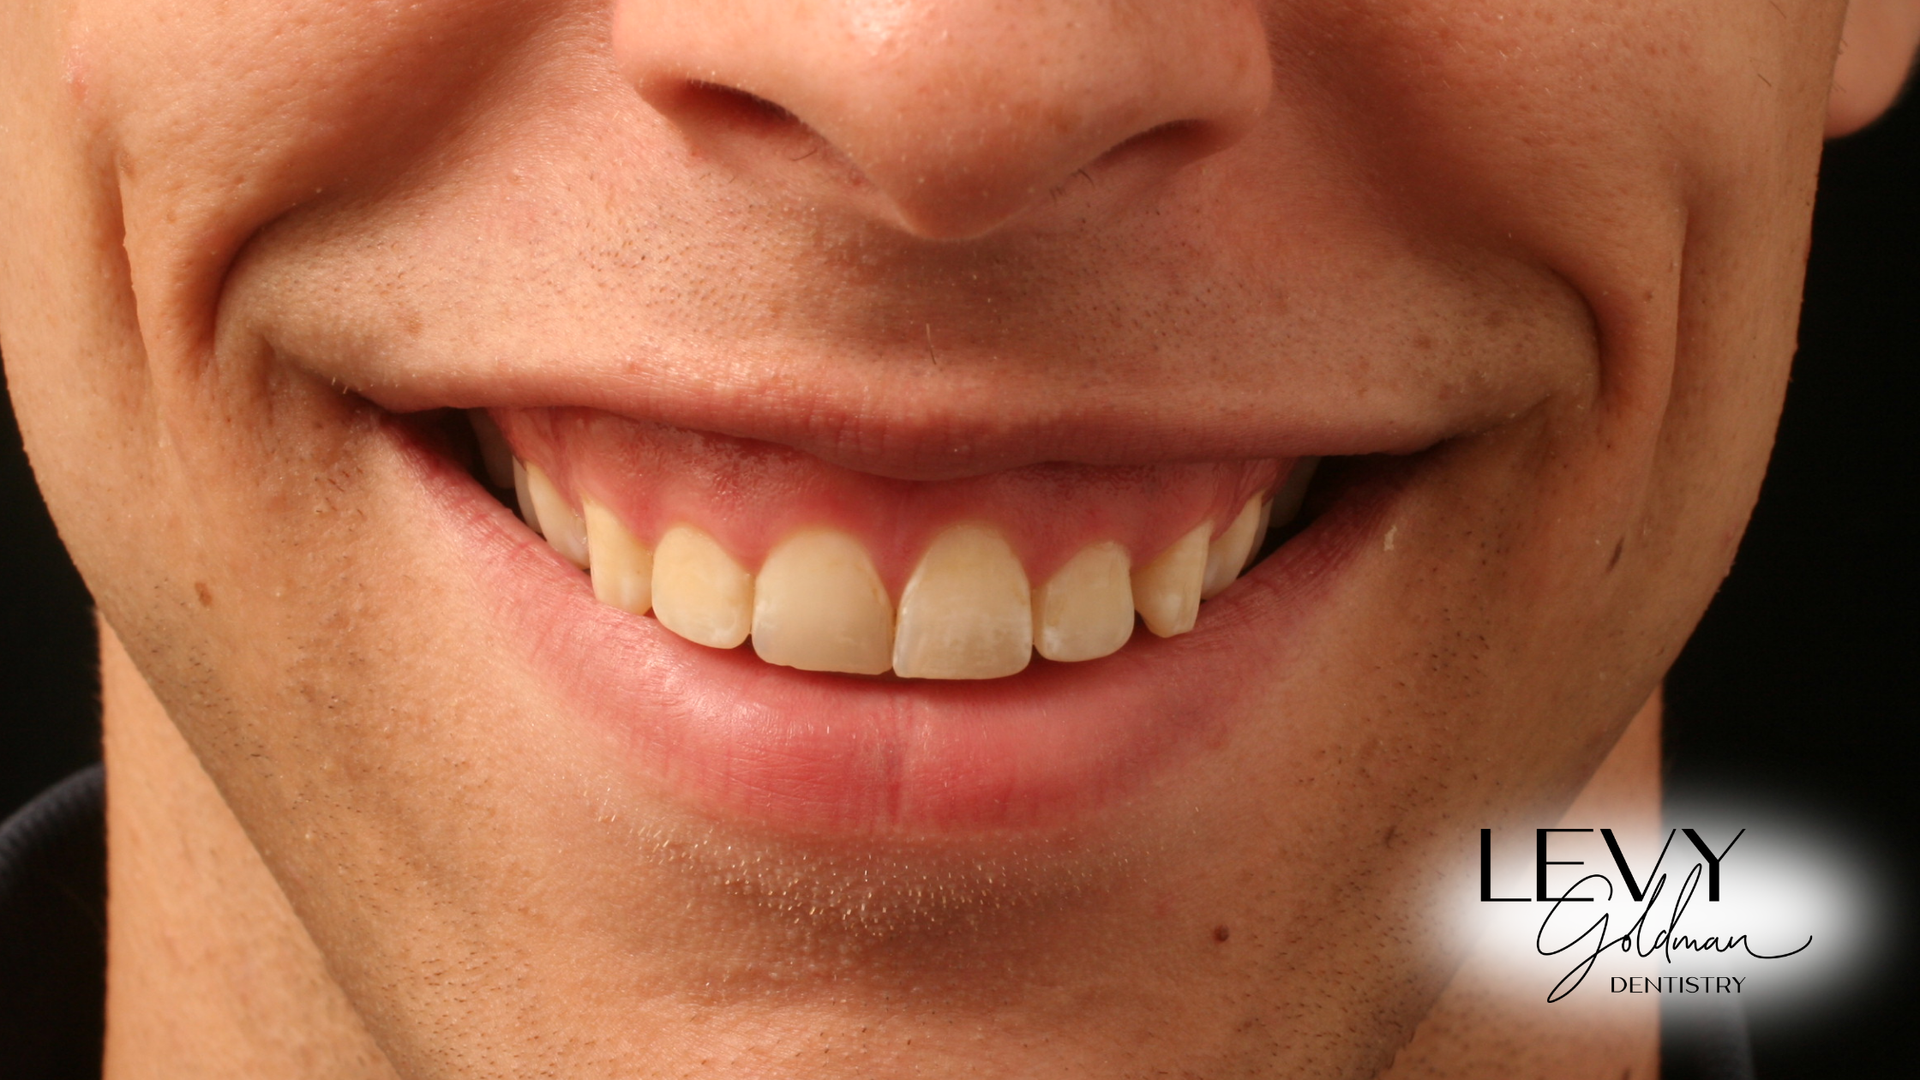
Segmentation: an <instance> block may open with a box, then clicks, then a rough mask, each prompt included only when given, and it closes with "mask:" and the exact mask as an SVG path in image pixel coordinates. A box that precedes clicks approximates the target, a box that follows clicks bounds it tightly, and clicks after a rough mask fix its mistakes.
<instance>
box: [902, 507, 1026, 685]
mask: <svg viewBox="0 0 1920 1080" xmlns="http://www.w3.org/2000/svg"><path fill="white" fill-rule="evenodd" d="M1032 603H1033V597H1032V595H1031V593H1030V591H1029V590H1028V588H1027V572H1026V570H1025V569H1024V568H1022V567H1021V565H1020V560H1019V559H1018V558H1016V557H1014V554H1013V549H1012V548H1011V547H1009V546H1007V541H1006V538H1005V537H1003V536H1001V535H1000V533H999V532H998V531H997V530H995V529H992V528H988V527H987V526H984V525H956V526H954V527H953V528H950V529H948V530H947V531H946V532H943V533H941V534H940V535H939V536H938V537H937V538H935V539H934V541H933V544H932V546H930V547H928V548H927V550H926V553H925V554H923V555H921V556H920V565H919V566H917V567H915V568H914V571H913V576H912V577H911V578H908V579H907V587H906V588H905V589H903V590H901V593H900V621H899V625H898V626H897V627H896V628H895V630H894V635H893V671H894V674H896V675H901V676H904V677H907V678H915V679H997V678H999V677H1000V676H1002V675H1012V674H1014V673H1015V672H1017V671H1020V670H1021V669H1023V668H1025V667H1026V666H1027V664H1028V663H1029V662H1030V661H1031V660H1032V659H1033V606H1032Z"/></svg>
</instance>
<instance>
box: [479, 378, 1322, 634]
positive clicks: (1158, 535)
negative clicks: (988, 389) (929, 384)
mask: <svg viewBox="0 0 1920 1080" xmlns="http://www.w3.org/2000/svg"><path fill="white" fill-rule="evenodd" d="M491 415H492V416H493V418H494V420H495V422H497V423H498V424H499V425H500V430H501V431H502V432H503V433H505V435H506V437H507V441H508V443H510V444H511V445H512V446H513V449H514V453H515V455H517V456H518V457H519V458H520V459H521V460H522V461H526V462H530V463H532V464H536V465H538V466H540V468H541V469H542V470H543V471H545V472H546V473H547V475H548V476H549V477H551V478H552V479H553V482H554V484H555V486H556V487H558V488H559V489H560V491H561V492H562V493H563V494H564V495H565V496H566V498H567V500H568V501H569V502H571V503H572V504H573V505H574V506H576V507H578V506H579V505H580V500H581V495H582V494H586V495H590V496H592V498H593V499H594V500H595V501H596V502H599V503H600V504H602V505H603V506H606V507H608V508H609V509H611V510H612V511H613V512H614V514H615V515H616V516H618V517H619V518H620V520H621V521H623V522H625V523H626V526H627V528H628V529H630V530H632V532H633V533H634V535H635V536H637V537H639V538H640V540H641V542H642V543H646V544H649V545H652V544H654V543H657V542H658V540H659V538H660V537H661V536H662V535H663V534H664V533H665V532H666V531H667V530H668V529H670V528H672V527H673V526H674V525H677V524H683V523H684V524H688V525H693V526H696V527H698V528H700V529H702V530H705V531H706V532H707V533H708V534H709V535H711V536H713V537H714V539H716V540H718V541H719V542H720V545H721V546H722V547H724V548H726V550H727V551H728V552H729V553H730V554H732V555H733V557H734V558H735V559H738V560H739V561H740V563H741V565H743V566H745V567H747V568H748V569H749V570H753V571H757V570H758V569H759V567H760V564H761V563H762V562H763V561H764V560H765V559H766V556H767V552H768V551H769V550H771V549H772V548H773V546H774V545H775V544H777V543H779V542H780V541H781V540H783V539H785V538H786V537H788V536H790V535H792V534H793V533H795V532H797V531H799V530H801V529H804V528H808V527H816V528H817V527H822V526H825V527H829V528H835V529H840V530H843V531H845V532H847V533H849V534H851V535H852V536H854V537H855V538H857V539H859V540H860V541H861V542H862V543H864V544H865V545H866V548H867V551H868V553H869V554H870V555H871V556H872V558H873V561H874V565H875V567H876V568H877V569H878V571H879V573H880V579H881V581H882V582H884V583H885V584H886V586H887V588H888V590H889V591H890V592H891V593H892V594H893V595H894V596H896V597H897V596H899V595H900V590H901V589H902V587H904V586H905V584H906V581H907V578H908V576H910V575H911V574H912V573H913V567H914V563H915V562H916V561H917V560H918V559H919V557H920V554H921V553H922V552H923V551H925V550H926V548H927V545H928V544H929V543H931V542H932V540H933V538H934V537H935V536H936V535H937V534H939V532H940V531H941V530H943V529H945V528H947V527H948V526H951V525H954V524H958V523H960V522H966V521H978V522H984V523H986V524H990V525H992V526H994V527H996V528H998V529H999V530H1000V531H1001V532H1002V533H1003V534H1004V535H1005V536H1006V538H1007V542H1008V543H1009V544H1011V545H1012V546H1013V550H1014V553H1015V554H1016V555H1018V556H1019V558H1020V561H1021V563H1022V565H1024V566H1025V567H1026V570H1027V577H1028V579H1029V580H1031V581H1032V582H1034V583H1035V584H1036V585H1037V584H1039V583H1040V582H1043V581H1045V580H1047V578H1048V577H1050V576H1052V574H1053V572H1054V571H1055V570H1058V569H1059V568H1060V567H1061V565H1063V564H1064V563H1065V562H1066V561H1067V560H1068V559H1070V558H1072V557H1073V555H1074V554H1075V553H1076V552H1078V551H1079V550H1080V549H1081V548H1083V547H1085V546H1086V545H1088V544H1092V543H1097V542H1100V541H1103V540H1117V541H1119V542H1120V543H1121V545H1122V546H1124V547H1125V548H1126V549H1127V551H1128V553H1129V554H1130V555H1131V556H1132V557H1133V562H1134V565H1136V566H1138V565H1141V564H1142V563H1145V562H1147V561H1148V560H1150V559H1151V558H1152V557H1153V556H1154V555H1157V554H1159V553H1160V552H1161V551H1162V550H1164V549H1165V548H1166V547H1167V545H1169V544H1171V543H1173V542H1174V541H1175V540H1178V539H1179V538H1180V537H1181V536H1184V535H1185V534H1186V533H1187V532H1188V531H1190V530H1191V529H1192V528H1193V527H1194V526H1195V525H1197V524H1199V523H1200V522H1202V521H1212V522H1213V534H1214V535H1216V536H1217V535H1219V534H1220V533H1221V532H1222V531H1224V530H1225V529H1226V527H1227V526H1228V525H1230V524H1231V523H1232V522H1233V518H1234V516H1235V515H1236V514H1238V513H1239V512H1240V508H1241V507H1242V506H1244V505H1245V504H1246V501H1247V499H1249V498H1251V497H1252V496H1253V495H1255V494H1257V493H1263V492H1271V491H1272V490H1273V488H1274V486H1275V485H1276V484H1277V483H1278V482H1279V479H1280V477H1282V476H1284V475H1285V473H1286V470H1287V469H1288V468H1289V467H1291V465H1292V462H1291V461H1281V460H1276V459H1271V458H1269V459H1264V460H1260V461H1235V462H1200V463H1180V464H1164V465H1132V466H1106V465H1080V464H1072V463H1051V462H1050V463H1044V464H1038V465H1027V466H1022V467H1019V468H1014V469H1006V470H1002V471H999V472H993V473H988V474H985V475H982V476H971V477H965V478H962V479H957V480H937V481H921V480H897V479H892V478H888V477H882V476H873V475H871V474H868V473H860V472H855V471H853V470H851V469H845V468H841V467H840V466H837V465H831V464H829V463H827V462H825V461H822V460H820V459H819V458H816V457H814V456H812V455H810V454H806V453H802V452H800V451H798V450H794V449H791V448H789V447H784V446H777V445H774V444H771V443H764V442H755V441H752V440H747V439H737V438H732V437H730V436H724V435H713V434H706V433H702V432H693V431H686V430H683V429H678V428H668V427H662V426H660V425H656V424H649V423H644V422H641V421H635V420H628V419H624V418H621V417H617V416H613V415H611V414H609V413H603V412H599V411H597V410H593V409H584V408H541V409H495V410H492V411H491Z"/></svg>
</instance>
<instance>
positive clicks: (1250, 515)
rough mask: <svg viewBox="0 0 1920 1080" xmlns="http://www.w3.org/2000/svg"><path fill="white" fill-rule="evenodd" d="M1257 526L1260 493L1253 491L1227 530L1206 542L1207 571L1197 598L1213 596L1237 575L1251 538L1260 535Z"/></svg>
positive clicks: (1250, 545) (1210, 597) (1249, 551)
mask: <svg viewBox="0 0 1920 1080" xmlns="http://www.w3.org/2000/svg"><path fill="white" fill-rule="evenodd" d="M1259 529H1260V496H1258V495H1255V496H1254V497H1253V498H1251V499H1248V500H1247V505H1245V506H1243V507H1241V508H1240V514H1239V516H1238V517H1235V518H1234V519H1233V524H1231V525H1229V526H1227V531H1226V532H1223V533H1221V534H1220V535H1219V536H1216V537H1214V538H1213V540H1212V542H1211V543H1209V544H1208V545H1207V572H1206V574H1205V575H1203V577H1202V579H1201V585H1200V599H1202V600H1211V599H1213V598H1214V597H1216V596H1218V595H1220V594H1221V593H1222V592H1224V591H1226V588H1227V586H1229V585H1231V584H1233V583H1234V581H1235V579H1237V578H1239V576H1240V568H1241V567H1243V566H1245V565H1247V556H1248V555H1250V554H1252V552H1253V542H1254V540H1255V539H1256V538H1258V537H1259V536H1260V535H1261V533H1260V531H1259Z"/></svg>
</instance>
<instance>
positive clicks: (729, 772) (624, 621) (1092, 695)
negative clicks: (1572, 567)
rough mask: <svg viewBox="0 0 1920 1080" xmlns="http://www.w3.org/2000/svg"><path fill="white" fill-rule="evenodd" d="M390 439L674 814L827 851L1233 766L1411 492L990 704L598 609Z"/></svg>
mask: <svg viewBox="0 0 1920 1080" xmlns="http://www.w3.org/2000/svg"><path fill="white" fill-rule="evenodd" d="M393 430H396V431H398V432H401V433H403V434H401V436H400V438H401V441H402V443H403V445H404V446H406V447H407V448H408V450H409V451H410V453H409V455H408V456H409V458H410V460H411V461H412V462H413V464H414V466H415V468H416V470H417V475H418V477H419V479H420V481H421V483H422V486H423V488H424V490H425V492H426V493H427V494H428V497H429V502H430V504H431V507H432V509H433V511H435V512H437V513H438V514H439V515H440V517H441V521H442V524H443V525H444V527H445V532H446V533H447V534H449V535H451V536H452V537H454V538H456V543H457V544H459V545H460V547H461V548H462V549H463V550H464V554H465V557H466V559H467V560H468V561H469V563H470V566H471V573H472V575H473V579H474V580H475V582H476V584H477V586H478V587H479V589H480V591H481V592H482V593H483V594H484V595H485V596H487V597H488V598H490V599H491V602H492V611H491V616H492V618H493V619H494V621H495V624H496V625H497V626H498V627H500V628H501V629H503V630H504V631H505V632H506V633H507V635H508V636H509V638H510V639H511V640H513V641H515V642H516V643H517V647H518V649H519V651H520V652H522V654H523V656H524V658H525V659H526V660H527V661H528V663H529V664H530V665H531V667H532V668H533V669H534V670H536V671H538V672H540V673H541V674H542V675H543V676H544V679H545V681H546V682H547V684H548V686H549V687H551V688H552V689H553V690H554V691H556V692H557V694H558V696H559V697H560V698H561V699H562V700H563V701H565V702H567V703H568V705H569V706H570V707H571V710H572V711H573V712H574V713H575V715H577V716H578V717H579V718H580V719H581V720H582V721H583V722H585V723H588V724H591V725H597V726H599V727H600V728H601V729H603V730H605V731H611V732H612V733H614V735H615V736H616V738H617V740H618V744H619V745H620V746H622V747H623V748H624V750H625V753H626V756H627V757H628V759H629V762H630V765H631V767H632V768H634V769H636V770H638V771H639V773H640V774H641V775H642V777H643V778H645V779H649V780H651V781H652V782H653V783H654V784H656V785H657V786H658V787H659V788H660V789H661V790H662V791H663V792H664V793H665V794H666V795H668V797H670V798H674V799H678V800H682V801H684V802H686V803H688V804H690V805H691V806H692V807H693V808H695V809H698V810H700V811H702V812H705V813H708V814H717V815H722V816H743V817H745V818H746V819H748V820H752V821H756V822H760V823H763V824H766V825H770V826H773V827H776V828H781V829H785V830H791V831H796V832H805V833H817V834H847V833H854V834H861V833H901V832H906V833H958V832H968V831H980V830H988V829H1006V828H1022V827H1034V826H1041V825H1047V824H1054V823H1058V822H1061V821H1064V820H1068V819H1071V818H1073V817H1076V816H1078V815H1082V814H1085V813H1088V812H1090V811H1092V810H1094V809H1096V808H1098V807H1100V806H1102V805H1106V804H1108V803H1110V802H1112V801H1113V800H1115V799H1117V798H1119V797H1121V796H1123V795H1125V794H1126V793H1127V792H1128V791H1130V790H1132V789H1133V788H1135V787H1136V786H1137V785H1138V784H1139V783H1140V781H1141V780H1142V779H1143V778H1145V777H1147V776H1148V775H1150V774H1151V773H1153V772H1155V771H1157V770H1162V769H1165V768H1168V767H1170V766H1171V765H1172V764H1174V763H1175V762H1177V761H1179V760H1180V759H1181V758H1182V757H1183V756H1185V755H1188V754H1191V753H1193V752H1195V751H1200V750H1204V748H1206V747H1207V746H1209V745H1217V744H1218V743H1219V742H1220V741H1221V740H1223V739H1224V737H1225V736H1226V734H1227V733H1228V730H1229V727H1230V725H1231V723H1232V722H1234V718H1236V717H1238V718H1244V717H1246V716H1247V715H1249V712H1250V711H1249V710H1246V709H1242V708H1236V706H1237V705H1238V704H1239V702H1240V699H1241V697H1242V695H1243V694H1244V693H1245V692H1246V690H1247V688H1248V687H1250V686H1253V685H1257V684H1258V683H1260V682H1261V681H1264V680H1265V679H1268V678H1271V676H1272V674H1273V672H1274V671H1275V670H1276V667H1278V666H1281V665H1284V664H1285V663H1286V662H1287V658H1288V654H1289V653H1290V651H1291V649H1290V643H1291V642H1292V641H1295V640H1299V639H1298V637H1297V635H1298V634H1299V632H1300V631H1301V629H1302V628H1303V626H1304V625H1305V624H1307V623H1309V622H1311V621H1312V618H1311V617H1312V614H1313V613H1314V611H1315V610H1316V609H1317V608H1318V606H1319V605H1318V604H1317V603H1316V601H1318V600H1320V599H1321V598H1323V597H1324V596H1325V595H1326V594H1327V592H1328V591H1329V585H1330V583H1331V582H1332V581H1333V580H1334V579H1335V578H1336V577H1337V576H1338V573H1339V571H1340V570H1341V569H1342V568H1343V567H1344V566H1346V565H1347V564H1348V563H1350V562H1351V561H1352V560H1353V557H1354V556H1355V555H1356V554H1357V553H1358V552H1359V551H1361V550H1362V549H1364V547H1365V546H1366V542H1367V540H1368V538H1369V537H1371V536H1372V535H1373V534H1374V533H1375V532H1376V531H1377V530H1376V529H1375V528H1374V525H1375V524H1376V522H1377V521H1378V520H1379V518H1380V517H1381V515H1382V514H1383V513H1384V512H1385V510H1386V507H1387V503H1388V502H1389V500H1390V498H1391V495H1392V494H1393V490H1394V489H1395V488H1397V486H1398V485H1397V484H1393V483H1390V482H1386V483H1382V482H1374V483H1366V484H1361V485H1356V486H1355V487H1354V488H1352V489H1350V490H1349V491H1347V492H1346V493H1345V494H1344V495H1343V496H1342V497H1341V498H1340V499H1339V500H1338V501H1336V502H1335V504H1334V505H1333V506H1331V507H1329V508H1328V510H1327V511H1326V512H1325V513H1323V514H1322V515H1321V516H1320V517H1319V518H1318V519H1317V520H1316V521H1315V522H1314V523H1313V524H1312V525H1311V526H1310V527H1309V528H1308V529H1307V530H1306V531H1304V532H1303V533H1301V534H1300V535H1299V536H1297V537H1295V538H1294V539H1292V540H1291V541H1289V542H1288V543H1287V544H1286V545H1285V546H1284V547H1283V548H1282V549H1281V550H1280V551H1278V552H1276V553H1275V554H1274V555H1273V556H1272V557H1270V558H1269V559H1267V560H1266V561H1265V562H1263V563H1262V564H1261V565H1260V566H1258V567H1256V568H1255V570H1254V571H1253V572H1252V573H1250V574H1248V575H1247V576H1246V577H1245V578H1244V579H1243V580H1242V581H1241V582H1240V583H1239V584H1238V585H1236V586H1235V587H1234V588H1233V589H1232V590H1229V591H1228V592H1227V593H1226V594H1224V595H1222V596H1220V597H1219V598H1217V599H1215V600H1214V601H1212V602H1210V603H1209V604H1208V605H1207V606H1206V608H1204V609H1203V611H1202V613H1201V621H1200V625H1199V627H1198V628H1197V629H1196V630H1195V631H1193V632H1192V633H1190V634H1187V635H1184V636H1182V637H1177V638H1171V639H1166V640H1161V639H1155V638H1151V637H1149V636H1147V635H1137V636H1136V637H1135V639H1134V640H1133V641H1132V642H1130V643H1129V644H1128V645H1127V646H1126V647H1125V648H1123V649H1122V650H1121V651H1120V652H1118V653H1116V654H1114V655H1113V656H1110V657H1107V658H1105V659H1102V660H1096V661H1090V662H1087V663H1078V664H1053V663H1048V662H1044V661H1036V662H1035V663H1034V664H1033V665H1032V666H1031V667H1029V668H1028V669H1027V670H1026V671H1025V672H1022V673H1021V674H1019V675H1017V676H1013V677H1011V678H1007V679H999V680H993V681H988V682H928V681H906V680H869V679H859V678H852V677H847V676H840V675H823V674H814V673H809V672H801V671H795V670H793V669H789V668H781V667H774V666H772V665H769V664H765V663H763V662H761V661H760V660H759V659H758V658H756V657H755V656H754V655H753V654H752V651H751V650H748V649H736V650H732V651H720V650H714V649H707V648H703V647H701V646H698V645H693V644H691V643H689V642H686V641H684V640H682V639H680V638H678V637H676V636H674V635H673V634H671V633H669V632H667V631H666V630H664V629H662V628H661V627H660V626H659V625H658V624H657V623H656V622H654V621H653V620H651V619H646V618H635V617H633V616H631V615H628V614H626V613H624V612H621V611H619V610H617V609H615V608H612V607H609V606H607V605H604V604H601V603H599V602H597V601H596V600H595V599H594V597H593V593H592V590H591V587H590V585H589V584H588V582H587V579H586V577H585V575H583V574H581V573H580V572H579V571H577V570H575V569H574V568H573V567H571V566H569V565H568V564H566V563H565V562H563V561H562V560H561V559H560V558H559V557H558V556H557V555H556V554H554V552H553V551H552V550H551V549H550V548H548V547H547V545H546V544H545V543H544V542H543V541H541V540H540V539H539V538H537V537H535V536H534V535H533V534H532V533H531V532H529V531H528V530H527V529H526V528H525V526H523V525H522V524H521V523H520V522H519V520H518V519H517V518H515V517H514V516H513V515H512V514H511V513H509V512H508V511H507V510H506V508H505V507H503V506H501V505H500V504H499V503H498V502H496V501H495V500H494V499H493V498H492V497H491V496H489V495H488V494H487V493H486V492H485V491H483V490H482V489H481V488H480V487H479V485H478V484H476V483H475V482H474V481H473V480H472V479H471V478H470V477H468V476H467V474H466V473H464V472H463V471H461V470H460V469H459V467H458V466H456V465H455V464H453V463H452V462H451V461H450V460H448V459H447V458H446V457H445V456H443V455H442V454H441V453H439V452H437V451H435V450H433V449H430V448H429V447H428V446H427V445H426V442H425V441H424V440H422V439H421V438H420V437H419V436H418V434H417V433H415V432H413V431H412V430H411V429H410V428H409V426H408V425H406V424H404V423H402V424H398V425H396V426H395V428H394V429H393Z"/></svg>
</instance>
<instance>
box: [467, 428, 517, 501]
mask: <svg viewBox="0 0 1920 1080" xmlns="http://www.w3.org/2000/svg"><path fill="white" fill-rule="evenodd" d="M467 423H469V424H471V425H473V438H474V441H475V442H476V443H478V444H479V446H480V464H481V465H483V466H485V468H486V470H487V479H488V480H489V481H490V482H492V484H493V486H494V487H497V488H504V487H509V486H511V485H512V484H513V448H512V447H511V446H508V445H507V437H506V436H505V435H502V434H500V425H498V424H496V423H494V422H493V417H491V416H488V415H487V410H485V409H468V410H467Z"/></svg>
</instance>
